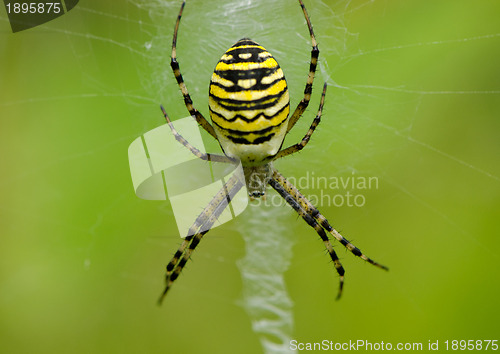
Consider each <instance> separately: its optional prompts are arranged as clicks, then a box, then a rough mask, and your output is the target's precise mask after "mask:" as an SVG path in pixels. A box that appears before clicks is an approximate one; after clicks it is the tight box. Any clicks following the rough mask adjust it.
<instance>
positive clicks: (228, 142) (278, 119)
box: [158, 0, 388, 304]
mask: <svg viewBox="0 0 500 354" xmlns="http://www.w3.org/2000/svg"><path fill="white" fill-rule="evenodd" d="M299 4H300V6H301V8H302V12H303V13H304V17H305V20H306V23H307V27H308V29H309V34H310V36H311V41H312V51H311V59H310V65H309V75H308V77H307V80H306V85H305V89H304V97H303V98H302V100H301V101H300V103H299V104H298V105H297V107H296V108H295V111H294V112H293V113H292V115H291V116H289V113H290V99H289V95H288V87H287V82H286V80H285V77H284V75H283V71H282V70H281V68H280V66H279V65H278V63H277V61H276V59H275V58H274V57H273V56H272V55H271V54H270V53H269V52H268V51H267V50H266V49H265V48H264V47H262V46H260V45H259V44H257V43H256V42H254V41H253V40H251V39H249V38H243V39H240V40H239V41H238V42H236V44H234V45H233V46H232V47H231V48H229V49H228V50H227V51H226V52H225V53H224V54H223V55H222V58H221V59H220V60H219V62H218V63H217V65H216V67H215V70H214V73H213V74H212V78H211V81H210V87H209V111H210V118H211V120H212V123H213V124H210V123H209V122H208V121H207V120H206V119H205V118H204V117H203V115H202V114H201V113H200V112H199V111H198V110H197V109H196V108H195V107H194V105H193V101H192V100H191V97H190V95H189V92H188V89H187V87H186V84H185V83H184V80H183V78H182V74H181V71H180V68H179V62H178V61H177V32H178V29H179V24H180V21H181V17H182V12H183V10H184V7H185V5H186V1H185V0H184V1H183V3H182V5H181V8H180V11H179V15H178V16H177V21H176V23H175V27H174V34H173V39H172V55H171V62H170V65H171V67H172V71H173V73H174V76H175V78H176V80H177V83H178V85H179V88H180V90H181V92H182V95H183V97H184V103H185V105H186V108H187V110H188V111H189V113H190V114H191V116H193V117H194V118H195V119H196V121H197V122H198V124H199V125H200V126H201V127H202V128H203V129H205V130H206V131H207V132H208V133H209V134H210V135H211V136H212V137H213V138H214V139H216V140H217V141H218V142H219V145H220V146H221V148H222V151H223V152H224V155H214V154H208V153H202V152H200V151H199V150H198V149H197V148H196V147H194V146H192V145H191V144H189V142H188V141H187V140H186V139H184V138H183V137H182V136H181V135H180V134H179V133H178V132H177V131H176V129H175V127H174V126H173V124H172V122H171V121H170V118H169V116H168V115H167V112H166V111H165V109H164V108H163V106H160V107H161V110H162V112H163V115H164V117H165V119H166V121H167V123H168V125H169V126H170V129H171V130H172V133H173V134H174V136H175V138H176V140H177V141H179V142H180V143H181V144H182V145H184V146H185V147H186V148H188V149H189V150H190V151H191V152H192V153H193V154H195V155H196V156H197V157H199V158H201V159H203V160H206V161H217V162H228V163H235V162H236V161H240V162H241V164H242V167H243V172H244V176H245V181H242V180H240V179H239V178H238V177H236V175H233V177H231V178H230V179H229V180H228V181H227V182H226V183H225V184H224V185H223V187H222V189H221V190H220V191H219V192H218V193H217V194H216V195H215V196H214V197H213V199H212V200H211V201H210V203H209V204H208V205H207V206H206V207H205V209H203V211H202V212H201V214H200V215H199V216H198V217H197V219H196V220H195V222H194V223H193V225H192V226H191V228H190V229H189V231H188V236H187V237H186V238H185V239H184V241H183V242H182V244H181V245H180V247H179V249H178V250H177V252H175V254H174V256H173V257H172V260H171V261H170V262H169V263H168V265H167V267H166V276H165V282H166V285H165V289H164V291H163V293H162V294H161V296H160V298H159V301H158V302H159V304H161V302H162V301H163V299H164V297H165V295H166V294H167V292H168V290H169V289H170V288H171V286H172V284H173V282H174V281H175V280H176V279H177V278H178V276H179V274H180V273H181V271H182V269H183V268H184V266H185V265H186V263H187V261H188V260H189V258H190V257H191V254H192V252H193V251H194V250H195V248H196V246H197V245H198V244H199V243H200V241H201V239H202V237H203V236H204V235H205V234H206V233H207V232H208V230H209V229H210V228H211V227H212V225H213V224H214V222H215V221H216V220H217V218H218V217H219V216H220V215H221V213H222V212H223V211H224V209H225V208H226V207H227V206H228V204H229V202H230V201H231V199H232V198H233V197H234V196H235V195H236V193H238V191H239V190H240V189H241V188H242V187H243V185H244V183H245V184H246V187H247V190H248V193H249V197H250V199H252V198H259V197H265V194H266V187H267V185H270V186H271V187H272V188H273V189H274V190H276V192H278V194H279V195H280V196H281V197H282V198H284V199H285V201H286V202H287V203H288V204H289V205H290V206H291V207H292V208H293V209H294V210H295V211H296V212H297V213H298V214H299V215H300V216H301V217H302V218H303V219H304V220H305V222H306V223H307V224H308V225H310V226H311V227H312V228H313V229H314V230H315V231H316V232H317V234H318V235H319V237H320V238H321V240H322V241H323V243H324V245H325V247H326V250H327V251H328V254H329V255H330V258H331V260H332V262H333V265H334V266H335V269H336V271H337V273H338V274H339V277H340V280H339V290H338V295H337V299H338V298H340V296H341V294H342V289H343V285H344V268H343V267H342V264H341V263H340V261H339V258H338V256H337V254H336V253H335V251H334V249H333V246H332V243H331V242H330V239H329V237H328V234H330V235H331V236H333V237H334V238H335V239H336V240H337V241H339V242H340V243H341V244H342V245H343V246H344V247H346V248H347V249H348V250H349V251H351V252H352V253H353V254H354V255H355V256H358V257H360V258H362V259H364V260H365V261H367V262H368V263H371V264H373V265H375V266H377V267H379V268H382V269H385V270H387V269H388V268H387V267H385V266H383V265H381V264H379V263H377V262H375V261H374V260H372V259H371V258H368V257H367V256H366V255H364V254H363V253H362V252H361V251H360V249H359V248H357V247H356V246H354V245H353V244H352V243H351V242H349V241H348V240H346V239H345V238H344V237H343V236H342V235H341V234H340V233H339V232H337V230H335V229H334V228H333V227H332V226H331V225H330V223H329V222H328V220H327V219H326V218H325V217H324V216H323V215H322V214H321V213H320V212H319V210H318V209H317V208H316V207H315V206H314V205H312V204H311V202H309V201H308V200H307V199H306V198H305V197H304V195H302V194H301V193H300V192H299V190H298V189H297V188H296V187H295V186H293V185H292V184H291V183H290V182H289V181H287V180H286V178H285V177H283V176H282V175H281V174H280V173H279V172H278V170H276V168H275V167H274V166H273V161H274V160H277V159H280V158H282V157H285V156H288V155H291V154H294V153H296V152H298V151H300V150H302V149H303V148H304V147H305V146H306V145H307V143H308V142H309V140H310V139H311V136H312V134H313V132H314V131H315V129H316V127H317V126H318V124H319V122H320V119H321V114H322V111H323V105H324V103H325V95H326V89H327V84H326V82H325V84H324V85H323V92H322V94H321V100H320V104H319V108H318V112H317V114H316V117H315V118H314V120H313V122H312V124H311V126H310V128H309V130H308V131H307V133H306V134H305V136H304V138H303V139H302V140H301V141H300V142H299V143H297V144H294V145H291V146H289V147H287V148H282V145H283V141H284V138H285V136H286V135H287V134H288V132H289V131H290V130H291V129H292V128H293V126H294V125H295V123H297V121H298V120H299V118H300V117H301V116H302V114H303V113H304V111H305V109H306V108H307V106H308V104H309V101H310V98H311V92H312V85H313V81H314V74H315V71H316V65H317V63H318V56H319V49H318V45H317V43H316V38H315V36H314V32H313V27H312V25H311V21H310V19H309V15H308V14H307V10H306V8H305V6H304V4H303V2H302V0H299Z"/></svg>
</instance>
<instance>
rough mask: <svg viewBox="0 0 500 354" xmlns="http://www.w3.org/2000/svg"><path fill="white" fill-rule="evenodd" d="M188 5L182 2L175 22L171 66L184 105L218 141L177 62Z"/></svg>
mask: <svg viewBox="0 0 500 354" xmlns="http://www.w3.org/2000/svg"><path fill="white" fill-rule="evenodd" d="M185 5H186V0H184V1H183V2H182V5H181V9H180V11H179V15H177V21H176V22H175V28H174V36H173V38H172V55H171V59H170V66H171V68H172V71H173V72H174V76H175V79H176V80H177V84H178V85H179V88H180V89H181V92H182V96H183V97H184V104H185V106H186V108H187V110H188V111H189V114H191V115H192V116H193V117H194V118H195V119H196V121H197V122H198V124H199V125H201V126H202V128H203V129H205V130H206V131H207V132H208V133H209V134H210V135H212V136H213V137H214V138H215V139H217V135H216V134H215V130H214V128H213V127H212V125H210V123H209V122H208V121H207V120H206V119H205V117H203V115H202V114H201V113H200V112H199V111H198V110H197V109H196V108H194V106H193V101H192V100H191V96H190V95H189V91H188V89H187V87H186V84H185V83H184V79H183V78H182V74H181V70H180V67H179V63H178V62H177V32H178V30H179V24H180V22H181V17H182V11H183V10H184V6H185Z"/></svg>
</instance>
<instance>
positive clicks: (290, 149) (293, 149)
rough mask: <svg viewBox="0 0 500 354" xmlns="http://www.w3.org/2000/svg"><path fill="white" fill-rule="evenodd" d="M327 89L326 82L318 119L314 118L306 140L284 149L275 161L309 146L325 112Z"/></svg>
mask: <svg viewBox="0 0 500 354" xmlns="http://www.w3.org/2000/svg"><path fill="white" fill-rule="evenodd" d="M326 87H327V84H326V82H325V84H324V85H323V93H322V94H321V101H320V103H319V108H318V113H317V114H316V117H315V118H314V120H313V122H312V123H311V126H310V127H309V130H308V131H307V133H306V135H305V136H304V138H302V141H301V142H300V143H297V144H295V145H292V146H289V147H287V148H286V149H283V150H281V151H280V152H278V154H277V155H276V156H275V157H274V160H276V159H279V158H282V157H285V156H288V155H291V154H293V153H296V152H298V151H300V150H302V149H303V148H304V147H305V146H306V145H307V143H308V142H309V140H310V139H311V136H312V134H313V133H314V130H315V129H316V127H317V126H318V125H319V122H320V121H321V114H322V112H323V105H324V104H325V95H326Z"/></svg>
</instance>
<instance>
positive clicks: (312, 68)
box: [287, 0, 319, 133]
mask: <svg viewBox="0 0 500 354" xmlns="http://www.w3.org/2000/svg"><path fill="white" fill-rule="evenodd" d="M299 3H300V7H302V11H303V12H304V17H305V18H306V22H307V27H308V28H309V34H310V35H311V42H312V50H311V62H310V64H309V75H308V76H307V81H306V87H305V89H304V98H303V99H302V100H301V101H300V102H299V104H298V105H297V108H295V111H294V112H293V114H292V116H291V117H290V120H289V121H288V128H287V133H288V132H289V131H290V129H292V128H293V126H294V125H295V123H297V121H298V120H299V118H300V116H302V113H304V111H305V110H306V108H307V106H308V105H309V101H310V100H311V93H312V85H313V82H314V74H315V73H316V66H317V64H318V57H319V49H318V43H317V42H316V37H315V36H314V31H313V27H312V24H311V20H310V19H309V15H308V14H307V10H306V7H305V6H304V3H303V2H302V0H299Z"/></svg>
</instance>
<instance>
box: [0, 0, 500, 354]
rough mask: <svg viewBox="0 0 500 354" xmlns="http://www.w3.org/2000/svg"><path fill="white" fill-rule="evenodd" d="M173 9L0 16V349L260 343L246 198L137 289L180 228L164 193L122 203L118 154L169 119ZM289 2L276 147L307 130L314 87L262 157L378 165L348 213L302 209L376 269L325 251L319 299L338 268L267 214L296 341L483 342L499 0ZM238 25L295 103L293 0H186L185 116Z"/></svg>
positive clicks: (490, 312) (288, 67)
mask: <svg viewBox="0 0 500 354" xmlns="http://www.w3.org/2000/svg"><path fill="white" fill-rule="evenodd" d="M179 5H180V2H179V1H166V2H165V1H149V2H146V1H143V0H135V1H126V2H111V1H105V2H104V1H101V2H86V1H81V2H80V4H79V5H78V6H77V7H76V8H75V9H73V10H72V11H71V12H69V13H68V14H67V15H64V16H62V17H61V18H58V19H56V20H54V21H52V22H50V23H47V24H45V25H43V26H40V27H36V28H33V29H30V30H27V31H23V32H19V33H15V34H13V33H12V32H11V30H10V26H9V23H8V21H7V16H6V13H5V9H4V8H3V9H2V10H0V19H1V20H2V21H0V36H1V40H0V64H1V66H0V119H1V129H0V144H1V145H0V146H1V150H0V151H1V161H2V173H1V174H0V193H1V198H2V203H1V207H0V213H1V217H0V245H1V246H0V265H1V266H0V343H1V344H0V346H1V351H2V352H3V353H34V352H36V353H69V352H71V353H90V352H93V353H113V352H121V353H139V352H141V353H144V352H146V353H235V352H237V353H259V352H261V347H260V344H259V340H258V338H257V335H256V334H255V333H253V331H252V328H251V323H250V319H249V317H248V315H247V314H246V313H245V311H244V309H243V308H242V307H241V305H240V301H241V300H240V299H241V289H242V280H241V276H240V274H239V271H238V268H237V266H236V262H237V261H238V259H241V258H242V257H243V256H244V249H245V245H244V242H243V240H242V238H241V234H244V233H245V229H246V228H247V225H248V220H245V215H247V212H250V215H251V213H252V211H251V210H247V211H246V212H245V213H244V214H242V215H241V216H239V217H238V218H237V219H236V220H233V221H231V222H230V223H228V224H225V225H223V226H222V227H219V228H217V229H214V230H212V231H211V232H210V233H209V234H208V235H207V237H206V238H205V239H204V240H203V242H202V243H201V245H200V247H199V249H197V250H196V252H195V254H194V256H193V259H194V260H193V262H191V264H189V265H188V267H187V269H186V271H185V272H184V273H183V274H182V276H181V277H180V278H179V281H178V282H177V283H176V284H175V286H174V287H173V289H172V291H171V293H170V294H169V295H168V298H167V301H166V302H165V304H164V305H163V307H161V308H158V307H157V306H156V302H155V301H156V299H157V296H158V295H159V293H160V291H161V290H162V286H163V279H162V277H163V272H164V266H165V264H166V263H167V262H168V260H169V259H170V257H171V255H172V254H173V252H174V250H175V249H176V248H177V246H178V244H179V243H180V238H179V236H178V234H177V228H176V225H175V221H174V218H173V214H172V211H171V207H170V205H169V203H168V202H158V201H145V200H140V199H138V198H137V197H136V196H135V194H134V191H133V188H132V183H131V178H130V174H129V168H128V158H127V148H128V145H129V144H130V143H131V142H132V141H133V140H134V139H135V138H137V137H138V136H140V135H141V134H143V133H145V132H147V131H149V130H151V129H153V128H155V127H157V126H159V125H161V124H163V117H162V115H161V112H160V110H159V104H160V103H163V104H164V105H165V107H167V111H168V112H169V114H170V115H171V116H172V117H173V118H174V119H177V118H182V117H185V116H186V115H187V112H186V110H185V108H184V106H183V101H182V97H181V95H180V93H179V91H178V88H177V86H176V84H175V80H174V78H173V75H172V73H171V72H170V68H169V55H170V43H171V34H172V30H173V26H174V21H175V18H176V16H177V12H178V8H179ZM305 5H306V6H307V8H308V10H309V13H310V15H311V19H312V22H313V25H314V29H315V32H316V36H317V39H318V43H319V47H320V50H321V54H320V59H321V66H320V68H319V69H318V71H319V75H318V79H317V81H316V90H315V91H314V98H313V101H312V103H311V106H310V107H311V108H310V109H308V111H307V112H306V114H305V115H304V117H303V118H302V120H301V121H300V122H299V124H297V126H296V128H295V129H294V131H293V132H292V134H290V136H289V137H288V138H287V141H286V143H285V144H286V145H288V144H292V143H294V142H296V141H298V140H299V139H301V137H302V135H303V134H304V133H305V131H306V130H307V128H308V126H309V124H310V122H311V120H312V118H313V116H314V114H315V110H316V107H317V103H318V101H319V89H318V87H321V83H322V81H323V80H328V83H329V84H330V87H329V89H328V94H327V100H326V104H325V110H324V114H323V120H322V123H321V125H320V126H319V128H318V130H317V132H316V133H315V135H314V136H313V138H312V141H311V143H310V144H309V145H308V147H307V149H305V150H304V151H303V152H301V153H300V154H297V155H296V156H294V157H289V158H287V159H284V160H283V161H280V162H279V163H277V167H278V168H279V169H280V171H281V172H282V173H283V174H284V175H285V176H295V177H296V178H299V177H301V176H306V174H307V173H309V174H311V173H312V171H314V174H315V175H316V176H326V177H330V176H338V177H348V176H353V175H354V176H375V177H377V178H378V179H379V187H378V189H371V190H369V191H364V192H363V193H364V196H365V197H366V204H365V205H364V206H363V207H348V206H342V207H335V206H332V205H330V206H328V205H321V206H320V210H321V211H322V212H323V214H324V215H326V216H327V217H328V218H329V219H330V221H331V222H332V224H333V225H334V226H335V227H337V228H338V229H339V230H340V231H341V232H343V234H344V235H345V236H346V237H347V238H349V239H352V240H353V241H354V242H355V244H356V245H358V246H359V247H360V248H361V249H362V250H363V251H365V252H366V253H367V254H368V255H369V256H371V257H373V258H374V259H376V260H377V261H379V262H381V263H383V264H386V265H388V266H389V267H390V271H389V272H388V273H386V272H383V271H380V270H378V269H376V268H374V267H371V266H370V265H367V264H365V263H364V262H362V261H361V260H359V259H355V257H353V256H352V255H351V254H350V253H348V252H346V251H344V249H343V248H342V246H340V245H337V246H336V250H337V252H338V253H339V256H340V257H341V260H342V262H343V264H344V267H345V268H346V271H347V273H346V287H345V292H344V296H343V298H342V299H341V300H340V301H334V298H335V295H336V290H337V284H338V283H337V282H338V280H337V276H336V274H335V272H334V270H333V266H332V264H331V263H330V262H329V261H328V257H327V256H326V255H325V251H324V247H323V245H322V243H321V242H320V241H319V239H318V237H317V235H316V233H315V232H314V231H313V230H312V229H310V228H309V227H308V226H307V225H306V224H305V223H304V222H303V221H302V220H301V219H300V218H298V217H297V216H296V215H295V214H294V213H293V212H292V211H291V210H289V211H285V212H283V210H286V208H287V207H284V206H283V207H278V208H276V209H272V208H270V209H269V210H268V213H270V215H271V216H272V215H276V220H275V222H276V223H279V224H282V225H283V227H285V228H286V230H287V234H289V235H290V238H291V239H293V240H295V242H296V243H295V245H294V247H293V257H292V264H291V266H290V269H289V270H288V272H287V273H286V275H285V276H286V282H287V286H288V289H289V294H290V297H291V298H292V300H293V302H294V307H293V316H294V320H295V324H294V330H293V335H292V337H293V338H294V339H296V340H298V341H299V342H316V341H322V340H323V339H327V340H331V341H333V342H346V341H349V340H358V339H363V340H369V341H372V342H380V341H384V342H386V343H387V342H391V343H393V344H394V345H395V344H396V343H398V342H421V343H424V348H426V346H427V343H428V341H429V340H431V341H436V340H439V341H440V343H441V344H442V345H444V344H443V341H445V340H453V339H459V340H460V339H465V340H468V339H473V340H478V339H497V340H498V339H500V337H499V331H498V329H499V327H498V319H499V318H500V309H499V305H498V297H499V296H500V275H499V273H500V272H499V265H498V264H499V261H500V251H499V249H500V238H499V236H500V235H499V224H500V222H499V219H500V218H499V206H500V204H499V202H500V188H499V187H500V165H499V163H498V160H499V156H500V139H499V133H500V119H499V118H500V80H499V78H500V66H499V65H498V62H499V57H500V22H499V21H498V13H499V12H500V3H499V2H496V1H483V0H480V1H466V0H457V1H430V0H424V1H422V0H418V1H416V0H410V1H383V0H381V1H379V0H377V1H329V0H324V1H315V0H306V1H305ZM245 36H247V37H251V38H252V39H254V40H256V41H258V42H259V43H260V44H262V45H263V46H265V47H266V48H267V49H268V50H269V51H270V52H272V53H273V54H274V56H275V57H276V58H277V60H278V61H279V63H280V65H281V66H282V68H283V70H284V72H285V75H286V77H287V80H288V85H289V87H290V94H291V97H292V106H293V105H296V104H297V103H298V101H299V100H300V99H301V92H302V90H303V85H304V82H305V77H306V75H307V70H308V60H309V51H310V40H309V38H308V32H307V28H306V26H305V21H304V20H303V16H302V13H301V11H300V7H299V5H298V3H297V2H295V1H283V0H282V1H278V0H272V1H251V2H250V1H233V2H230V1H223V2H222V1H215V0H210V1H203V2H202V1H199V0H190V1H188V4H187V5H186V9H185V13H184V17H183V21H182V23H181V29H180V34H179V48H178V56H179V61H180V63H181V69H182V71H183V73H184V78H185V80H186V82H187V84H188V88H189V89H190V90H191V92H192V97H193V99H194V101H195V104H196V105H197V107H198V108H199V109H200V110H201V111H202V113H204V114H206V115H208V109H207V101H208V100H207V97H208V95H207V89H208V82H209V80H210V76H211V72H212V71H213V68H214V66H215V63H216V62H217V61H218V59H219V58H220V56H221V55H222V53H223V52H224V51H225V50H226V49H227V48H228V47H230V46H231V45H232V44H233V43H234V42H235V41H236V40H238V39H239V38H241V37H245ZM204 138H206V139H205V140H206V145H207V146H208V150H210V151H216V149H217V144H216V143H214V142H213V141H211V140H210V139H209V137H208V136H204ZM303 192H304V193H305V194H318V193H320V191H319V190H315V189H314V188H311V189H309V190H303ZM331 192H332V193H337V192H338V191H331ZM340 192H341V193H343V192H344V191H340ZM266 212H267V211H266ZM441 348H443V347H441Z"/></svg>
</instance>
